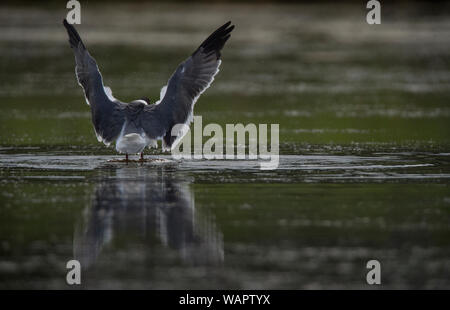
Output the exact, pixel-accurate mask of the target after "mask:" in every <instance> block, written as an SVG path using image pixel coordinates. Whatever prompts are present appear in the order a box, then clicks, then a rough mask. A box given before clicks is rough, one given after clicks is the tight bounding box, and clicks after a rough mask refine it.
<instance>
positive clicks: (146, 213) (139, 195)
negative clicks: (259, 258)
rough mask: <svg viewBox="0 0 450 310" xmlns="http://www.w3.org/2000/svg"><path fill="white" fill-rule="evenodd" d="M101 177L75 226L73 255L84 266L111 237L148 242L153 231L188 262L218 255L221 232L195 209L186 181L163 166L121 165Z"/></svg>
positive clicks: (216, 258)
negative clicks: (110, 173) (113, 173)
mask: <svg viewBox="0 0 450 310" xmlns="http://www.w3.org/2000/svg"><path fill="white" fill-rule="evenodd" d="M115 172H116V173H115V175H111V176H107V177H104V178H102V180H101V181H100V182H99V184H98V186H97V188H96V190H95V196H94V197H93V199H92V205H91V206H89V207H87V209H86V210H85V213H84V219H83V223H82V224H81V225H79V227H77V231H76V233H75V239H74V254H75V258H76V259H78V260H79V261H80V263H81V265H82V266H83V267H84V268H87V267H89V266H90V265H92V264H93V263H94V262H95V261H96V259H97V257H98V255H99V254H100V252H101V251H102V248H103V247H105V246H107V245H109V244H111V243H113V241H114V239H119V240H120V241H121V242H123V240H128V239H130V238H131V239H132V242H136V240H138V242H143V243H144V245H145V248H146V249H147V248H148V247H151V244H152V243H154V242H155V236H157V238H156V239H157V240H159V241H160V242H161V243H162V244H164V245H165V246H167V247H169V248H170V249H174V250H176V251H177V252H178V253H179V255H180V256H181V258H182V260H183V261H184V262H187V263H192V264H216V263H220V262H221V261H222V260H223V242H222V236H221V234H220V233H219V232H217V230H216V228H215V224H214V222H213V220H212V219H211V218H210V217H207V216H204V215H203V216H202V215H200V214H198V212H196V210H195V203H194V197H193V194H192V192H191V190H190V189H189V183H188V182H187V181H186V180H183V181H181V180H180V179H179V178H177V177H176V176H175V175H174V174H173V173H171V172H169V171H165V168H164V167H162V166H161V167H159V168H157V169H156V170H155V167H154V166H153V167H148V169H145V168H144V167H121V168H119V169H117V170H115Z"/></svg>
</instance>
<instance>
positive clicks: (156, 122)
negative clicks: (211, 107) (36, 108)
mask: <svg viewBox="0 0 450 310" xmlns="http://www.w3.org/2000/svg"><path fill="white" fill-rule="evenodd" d="M233 29H234V25H231V22H227V23H226V24H224V25H223V26H221V27H219V28H218V29H217V30H216V31H214V32H213V33H212V34H211V35H210V36H209V37H208V38H207V39H206V40H205V41H204V42H203V43H202V44H201V45H200V46H199V48H198V49H197V50H196V51H195V52H194V53H193V54H192V55H191V56H190V57H189V58H188V59H186V60H185V61H184V62H182V63H181V64H180V65H179V66H178V68H177V69H176V71H175V72H174V73H173V75H172V76H171V77H170V79H169V82H168V84H167V87H166V89H165V92H164V88H163V90H162V91H161V100H160V102H159V103H157V104H153V105H148V106H145V108H144V113H142V117H141V126H142V128H143V129H144V131H145V133H146V135H147V136H148V137H149V138H150V139H161V138H163V143H164V144H165V146H166V147H168V148H170V147H173V146H174V145H176V143H175V142H178V141H179V140H180V139H181V138H182V137H183V135H184V134H185V133H186V132H183V131H179V132H178V133H176V135H174V136H172V128H173V127H174V126H175V125H177V124H186V125H189V123H190V122H191V121H192V115H193V109H194V104H195V102H196V101H197V99H198V97H199V96H200V95H201V94H202V93H203V92H204V91H205V90H206V89H207V88H208V87H209V85H210V84H211V83H212V81H213V80H214V76H215V75H216V74H217V72H218V71H219V66H220V63H221V60H220V56H221V54H220V51H221V50H222V48H223V46H224V45H225V42H226V41H227V40H228V39H229V38H230V36H231V35H230V32H231V31H232V30H233Z"/></svg>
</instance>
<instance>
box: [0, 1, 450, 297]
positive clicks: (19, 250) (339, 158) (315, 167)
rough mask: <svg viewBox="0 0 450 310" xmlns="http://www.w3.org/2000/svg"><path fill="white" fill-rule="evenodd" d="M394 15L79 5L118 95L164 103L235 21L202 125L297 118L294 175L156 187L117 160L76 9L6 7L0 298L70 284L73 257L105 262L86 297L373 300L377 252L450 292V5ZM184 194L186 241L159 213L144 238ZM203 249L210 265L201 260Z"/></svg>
mask: <svg viewBox="0 0 450 310" xmlns="http://www.w3.org/2000/svg"><path fill="white" fill-rule="evenodd" d="M381 2H382V7H381V25H368V24H367V22H366V14H367V12H368V10H367V9H366V1H344V2H342V1H340V2H339V3H336V2H319V3H316V2H294V1H286V2H281V3H280V2H275V1H273V2H272V1H254V2H253V1H248V2H240V1H213V3H211V2H210V1H208V2H206V1H205V2H202V1H192V2H191V1H186V2H182V1H180V2H178V1H174V2H172V1H170V2H166V1H164V2H155V3H153V2H152V3H147V2H144V1H135V2H129V3H128V2H127V3H124V2H123V1H112V2H111V1H107V2H106V1H104V2H97V1H96V2H94V1H81V25H78V26H77V27H76V28H77V29H78V31H79V33H80V35H81V37H82V39H83V40H84V43H85V45H86V46H87V48H88V49H89V51H90V53H91V55H92V56H93V57H94V58H95V59H96V60H97V63H98V65H99V68H100V70H101V72H102V75H103V79H104V84H105V85H107V86H109V87H111V89H112V91H113V95H114V96H115V97H116V98H118V99H120V100H122V101H130V100H134V99H137V98H140V97H142V96H147V97H149V98H150V100H151V101H153V102H154V101H156V100H158V99H159V91H160V88H161V87H162V86H163V85H165V84H166V82H167V80H168V78H169V77H170V75H171V74H172V72H173V71H174V70H175V68H176V67H177V65H178V64H179V63H180V62H181V61H183V60H184V59H185V58H186V57H187V56H188V55H190V54H191V53H192V52H193V51H194V50H195V49H196V48H197V46H198V45H199V44H200V43H201V42H202V40H204V38H206V36H207V35H209V34H210V33H211V32H212V31H213V30H214V29H215V28H217V27H218V26H220V25H222V24H223V23H224V22H226V21H228V20H231V21H232V22H233V23H234V24H235V25H236V29H235V30H234V32H233V34H232V38H231V39H230V40H229V42H228V43H227V45H226V46H225V48H224V50H223V53H222V54H223V62H222V66H221V69H220V73H219V75H218V76H217V77H216V79H215V82H214V83H213V84H212V86H211V87H210V88H209V89H208V90H207V92H205V93H204V94H203V95H202V97H201V98H200V99H199V101H198V102H197V104H196V109H195V114H196V115H201V116H203V123H204V125H205V124H206V123H219V124H221V125H224V124H226V123H244V124H247V123H255V124H258V123H267V124H272V123H278V124H280V143H281V144H280V154H281V155H282V156H284V157H282V160H281V166H280V169H279V170H277V171H273V172H265V173H263V172H261V171H258V170H257V169H256V168H255V167H254V166H252V167H247V166H245V165H244V164H243V163H242V165H237V164H235V163H231V162H218V163H217V162H216V163H210V162H208V163H206V162H200V163H195V162H185V163H182V164H179V165H178V166H177V164H173V163H171V164H170V165H168V166H167V165H162V166H157V167H150V168H149V167H146V168H145V169H144V168H142V169H144V171H147V170H148V171H147V172H148V174H145V173H144V175H142V173H141V172H142V169H140V167H139V166H133V167H118V166H114V165H111V164H110V163H106V161H107V160H108V159H110V158H115V157H114V156H115V154H116V153H115V151H114V149H113V148H106V147H105V146H104V145H103V144H99V143H98V142H97V139H96V137H95V134H94V131H93V128H92V124H91V120H90V111H89V107H88V106H87V105H86V104H85V100H84V97H83V93H82V90H81V88H80V87H79V86H78V84H77V82H76V79H75V75H74V58H73V54H72V51H71V49H70V48H69V45H68V42H67V34H66V33H65V29H64V28H63V26H62V19H63V18H64V17H66V15H67V12H68V9H67V8H66V6H65V5H66V2H65V1H58V2H42V1H40V2H39V4H38V3H36V2H32V1H30V2H27V1H24V2H16V1H14V2H13V1H9V2H8V1H6V2H2V4H1V5H0V112H1V113H0V173H1V174H0V178H1V179H0V192H1V196H0V203H1V205H0V276H1V277H0V278H1V279H0V288H68V286H67V285H66V284H65V281H64V279H65V269H64V268H65V261H67V260H69V259H70V258H71V257H73V255H74V252H76V251H75V250H74V248H77V249H79V248H81V249H83V248H85V249H87V250H86V251H93V252H95V253H94V254H95V255H93V256H94V258H93V257H92V255H91V256H89V255H88V256H89V265H95V264H94V263H92V260H94V261H95V260H96V259H97V258H98V257H100V259H101V257H103V260H102V263H101V264H98V267H97V269H95V268H94V267H92V268H94V271H92V273H87V275H88V276H86V278H84V279H87V280H86V282H85V283H84V285H85V286H83V287H86V288H246V289H252V288H266V289H271V288H291V289H298V288H369V287H368V286H367V284H366V283H365V272H366V269H365V261H367V260H369V259H377V258H379V259H380V260H381V262H382V266H384V267H383V268H385V269H384V270H386V277H385V278H383V281H384V282H383V283H384V285H385V286H384V287H386V288H443V287H445V288H449V287H450V282H449V279H450V276H449V268H448V266H449V265H450V256H449V254H450V238H449V237H450V231H449V229H450V227H449V225H448V223H449V219H450V212H449V207H450V195H449V190H448V185H449V178H450V164H449V162H450V161H449V154H450V135H449V134H450V105H449V103H450V35H449V34H450V10H449V5H448V4H447V3H445V2H433V3H430V2H406V1H405V2H395V4H394V3H391V2H390V1H389V2H388V1H381ZM146 154H151V155H154V156H156V157H158V158H165V157H164V156H163V155H161V152H160V150H152V151H148V152H147V151H146ZM167 161H170V160H169V159H167ZM130 169H131V171H130ZM133 169H134V170H133ZM140 171H141V172H140ZM148 175H151V176H152V177H148ZM180 180H182V182H181V181H180ZM130 182H131V184H140V185H139V186H141V187H139V186H137V185H136V186H132V185H129V184H130ZM133 182H134V183H133ZM155 187H157V188H161V190H160V191H159V193H160V194H158V195H162V196H158V195H157V194H155V193H154V192H153V191H152V190H150V188H155ZM180 187H182V188H184V190H183V191H182V192H183V193H186V192H187V193H188V194H176V195H175V196H176V197H178V199H175V201H178V202H176V203H175V204H176V206H180V205H182V206H183V207H181V208H182V209H183V208H187V210H188V211H186V212H185V211H179V212H178V211H177V212H175V214H177V215H175V222H177V221H178V222H181V223H185V224H186V225H185V226H186V227H187V228H186V229H180V230H179V231H178V230H176V229H175V231H174V232H173V229H174V228H173V227H178V226H177V225H176V224H173V223H172V224H167V223H166V222H164V221H163V220H161V218H166V217H165V216H162V217H161V215H157V216H155V215H154V214H155V212H153V211H154V209H152V210H153V211H152V212H153V213H152V212H150V213H148V214H153V215H146V216H144V217H143V218H146V219H147V218H148V216H151V218H152V219H151V220H148V221H147V222H146V221H144V224H142V223H141V222H139V223H141V224H139V225H144V226H143V227H144V228H142V229H139V230H138V233H137V232H136V231H134V230H133V229H131V228H130V227H134V226H136V225H138V224H137V223H138V219H142V217H141V216H140V214H141V212H147V211H148V210H147V209H148V208H163V209H164V208H166V206H167V205H173V203H174V202H173V201H174V199H172V198H171V199H169V200H168V198H167V197H168V196H167V195H169V194H170V195H169V196H170V197H173V189H174V188H175V189H179V188H180ZM105 188H106V190H105ZM119 188H120V190H121V192H120V191H119ZM186 188H187V189H186ZM116 192H120V193H122V194H120V195H119V196H118V197H119V198H117V199H112V200H111V197H115V196H114V194H112V193H116ZM177 192H178V190H177ZM99 193H100V194H99ZM102 193H103V194H102ZM105 193H106V194H105ZM161 193H163V194H164V193H165V194H164V195H163V194H161ZM155 195H156V196H155ZM164 197H166V198H164ZM186 197H187V198H186ZM194 197H195V198H194ZM193 200H195V204H194V203H193ZM102 201H109V203H107V205H110V207H108V208H110V209H108V208H107V210H112V211H105V210H104V208H105V205H104V203H102ZM111 201H115V202H114V203H112V202H111ZM179 201H189V202H182V203H181V202H179ZM118 205H120V206H122V207H123V206H133V208H129V209H130V210H131V211H129V212H131V214H132V215H133V216H131V217H129V218H126V217H124V215H123V213H122V211H118V210H117V208H120V206H118ZM195 208H197V213H198V214H197V216H199V217H200V218H203V220H201V222H205V223H206V224H202V225H200V227H201V228H198V226H197V228H195V227H196V226H195V225H194V224H193V223H196V222H197V220H193V215H192V210H193V209H195ZM120 210H122V209H120ZM145 210H147V211H145ZM183 210H184V209H183ZM156 213H157V214H159V213H158V212H156ZM163 213H164V212H163ZM86 214H94V215H91V216H88V215H86ZM105 214H106V215H105ZM108 214H109V215H108ZM146 214H147V213H146ZM98 217H100V218H101V220H98ZM155 218H157V219H158V220H155ZM168 218H170V217H168ZM98 221H100V222H101V223H102V224H97V225H98V226H99V227H100V230H101V232H98V231H97V233H96V234H90V233H88V232H87V231H92V229H94V228H92V227H93V226H92V225H94V227H96V226H95V223H96V222H98ZM104 221H106V222H104ZM108 221H109V222H108ZM155 221H156V222H155ZM161 221H162V222H161ZM83 223H84V224H83ZM89 223H91V224H89ZM92 223H94V224H92ZM108 223H109V224H108ZM151 223H153V224H151ZM154 223H166V224H154ZM208 223H209V224H208ZM205 225H206V226H205ZM191 226H192V227H191ZM74 227H78V228H76V229H75V228H74ZM80 227H81V228H80ZM127 227H128V228H127ZM162 227H166V228H164V229H163V228H162ZM170 227H172V228H170ZM183 227H184V226H183ZM205 227H206V228H205ZM211 227H214V229H212V228H211ZM80 229H81V232H80ZM83 229H84V231H85V233H84V234H83ZM130 229H131V230H130ZM161 229H163V231H161ZM171 229H172V230H171ZM164 231H165V232H164ZM167 231H168V232H167ZM171 231H172V233H171ZM198 231H200V233H198ZM111 232H113V233H111ZM114 232H115V233H114ZM173 234H175V237H173ZM75 236H78V237H77V238H76V240H78V241H77V242H75V241H74V240H75V239H74V238H75ZM92 236H94V237H92ZM111 236H114V237H111ZM143 236H144V237H143ZM152 236H153V237H152ZM170 236H172V237H170ZM176 236H179V238H178V239H177V237H176ZM186 236H188V237H186ZM189 236H190V237H189ZM205 236H206V237H208V236H209V237H208V238H209V239H208V238H206V237H205ZM173 238H175V239H177V240H178V241H177V242H175V241H173V242H169V241H167V240H175V239H173ZM79 240H81V241H79ZM83 240H84V241H83ZM180 240H181V241H180ZM211 240H212V241H211ZM80 242H81V245H80ZM84 243H87V245H84V246H83V244H84ZM93 244H94V245H96V246H92V245H93ZM99 244H101V245H102V246H99ZM170 244H172V245H173V244H175V245H174V246H170ZM180 244H181V245H180ZM193 244H194V245H195V246H193ZM149 245H152V246H149ZM99 248H101V249H102V250H101V251H103V252H101V251H100V250H99ZM199 248H201V249H202V250H199ZM94 249H96V250H94ZM186 249H187V250H186ZM192 249H193V250H192ZM208 249H210V250H208ZM211 249H212V250H211ZM197 251H200V253H203V252H202V251H206V252H207V253H209V254H208V255H206V254H205V255H204V257H212V260H208V259H205V260H204V261H202V260H200V261H199V260H198V259H196V258H195V259H189V257H190V256H189V253H193V252H197ZM102 253H103V254H102ZM186 253H187V254H186ZM102 255H103V256H102ZM186 257H188V258H187V259H186ZM193 261H195V262H194V263H193ZM383 263H384V264H385V265H383ZM123 266H127V269H128V270H127V272H125V270H124V267H123ZM91 270H92V269H91ZM388 275H389V276H388Z"/></svg>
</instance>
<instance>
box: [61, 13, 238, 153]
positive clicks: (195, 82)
mask: <svg viewBox="0 0 450 310" xmlns="http://www.w3.org/2000/svg"><path fill="white" fill-rule="evenodd" d="M63 24H64V27H65V28H66V30H67V33H68V35H69V43H70V46H71V48H72V49H73V52H74V54H75V62H76V67H75V73H76V77H77V80H78V83H79V84H80V86H81V87H82V88H83V90H84V94H85V97H86V102H87V103H88V105H89V106H90V107H91V112H92V123H93V124H94V129H95V133H96V135H97V139H98V141H99V142H103V143H105V144H106V145H109V144H110V143H112V142H114V141H115V143H116V150H117V151H118V152H119V153H125V154H126V160H127V161H128V154H138V153H140V154H141V160H143V153H142V152H143V150H144V148H145V147H146V146H157V140H162V146H163V148H164V149H170V148H173V147H174V146H175V145H176V144H177V143H178V141H179V140H180V139H181V138H182V136H183V135H184V134H185V133H186V131H185V130H174V131H175V132H172V131H173V130H172V129H173V128H174V126H176V125H177V124H186V125H189V124H190V123H191V122H192V116H193V110H194V104H195V102H196V101H197V99H198V97H199V96H200V95H201V94H202V93H203V92H204V91H205V90H206V89H207V88H208V87H209V85H210V84H211V83H212V81H213V80H214V76H215V75H216V74H217V72H218V71H219V66H220V63H221V60H220V56H221V54H220V51H221V50H222V48H223V46H224V45H225V42H226V41H227V40H228V39H229V38H230V33H231V31H232V30H233V28H234V25H231V22H227V23H226V24H224V25H223V26H221V27H219V28H218V29H217V30H216V31H214V32H213V33H212V34H211V35H210V36H209V37H208V38H207V39H206V40H205V41H203V43H202V44H201V45H200V46H199V47H198V48H197V49H196V50H195V52H194V53H193V54H192V55H191V56H190V57H188V58H187V59H186V60H185V61H184V62H182V63H181V64H180V65H179V66H178V68H177V69H176V70H175V72H174V73H173V74H172V76H171V77H170V79H169V81H168V83H167V85H166V86H164V87H163V88H162V89H161V94H160V100H159V101H158V102H156V103H155V104H150V102H149V100H148V99H147V98H143V99H139V100H134V101H131V102H130V103H125V102H122V101H119V100H117V99H116V98H114V97H113V96H112V92H111V89H110V88H109V87H106V86H104V85H103V80H102V76H101V74H100V71H99V69H98V66H97V63H96V61H95V59H94V58H93V57H92V56H91V55H90V54H89V52H88V51H87V49H86V47H85V45H84V43H83V41H82V40H81V38H80V35H79V34H78V32H77V31H76V30H75V28H74V27H73V26H72V25H71V24H69V23H68V22H67V20H65V19H64V21H63Z"/></svg>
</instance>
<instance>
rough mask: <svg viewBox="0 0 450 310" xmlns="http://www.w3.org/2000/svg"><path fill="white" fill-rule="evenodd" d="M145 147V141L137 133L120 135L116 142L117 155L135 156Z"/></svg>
mask: <svg viewBox="0 0 450 310" xmlns="http://www.w3.org/2000/svg"><path fill="white" fill-rule="evenodd" d="M146 146H147V141H146V140H145V139H144V138H143V137H142V136H141V135H139V134H137V133H129V134H127V135H124V136H122V135H120V137H119V139H117V141H116V150H117V151H118V152H119V153H126V154H137V153H141V152H142V151H143V150H144V148H145V147H146Z"/></svg>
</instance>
